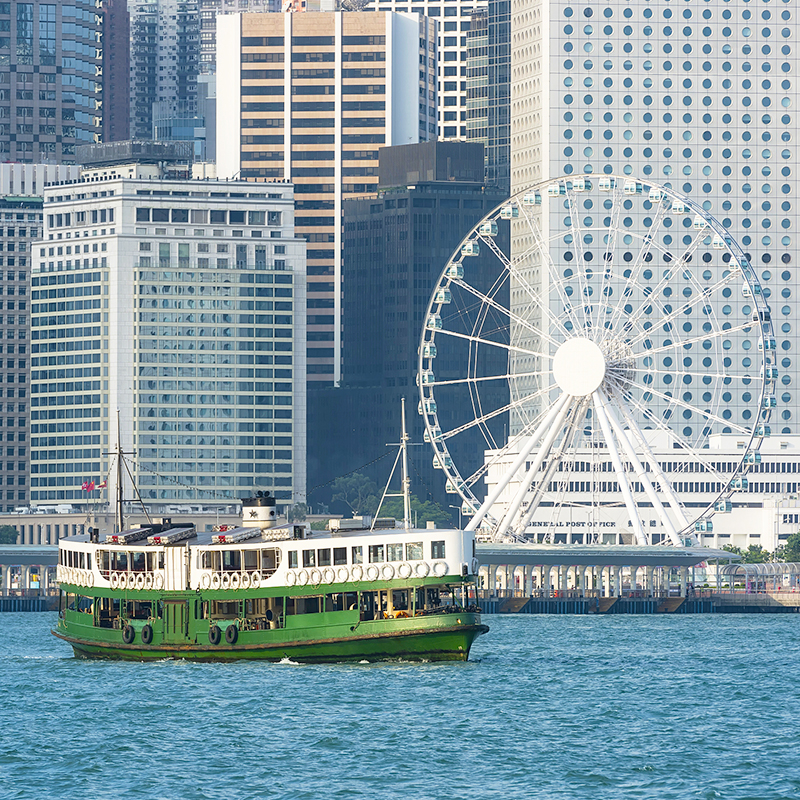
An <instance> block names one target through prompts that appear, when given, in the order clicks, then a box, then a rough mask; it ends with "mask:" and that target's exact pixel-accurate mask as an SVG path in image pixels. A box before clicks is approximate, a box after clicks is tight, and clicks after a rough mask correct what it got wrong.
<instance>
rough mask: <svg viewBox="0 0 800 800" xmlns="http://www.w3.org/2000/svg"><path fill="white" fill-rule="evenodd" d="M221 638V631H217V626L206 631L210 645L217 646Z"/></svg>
mask: <svg viewBox="0 0 800 800" xmlns="http://www.w3.org/2000/svg"><path fill="white" fill-rule="evenodd" d="M221 638H222V631H221V630H220V629H219V625H212V626H211V627H210V628H209V629H208V641H209V642H211V644H219V640H220V639H221Z"/></svg>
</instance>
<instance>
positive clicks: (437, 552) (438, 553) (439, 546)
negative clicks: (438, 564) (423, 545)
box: [431, 542, 444, 558]
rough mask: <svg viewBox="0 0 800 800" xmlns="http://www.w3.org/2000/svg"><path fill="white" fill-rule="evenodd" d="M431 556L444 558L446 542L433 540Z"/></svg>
mask: <svg viewBox="0 0 800 800" xmlns="http://www.w3.org/2000/svg"><path fill="white" fill-rule="evenodd" d="M431 558H444V542H431Z"/></svg>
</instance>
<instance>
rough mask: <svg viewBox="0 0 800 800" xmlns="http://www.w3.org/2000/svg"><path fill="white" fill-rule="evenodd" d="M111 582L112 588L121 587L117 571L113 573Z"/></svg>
mask: <svg viewBox="0 0 800 800" xmlns="http://www.w3.org/2000/svg"><path fill="white" fill-rule="evenodd" d="M109 583H110V584H111V588H112V589H119V575H118V574H117V573H116V572H112V573H111V578H110V579H109Z"/></svg>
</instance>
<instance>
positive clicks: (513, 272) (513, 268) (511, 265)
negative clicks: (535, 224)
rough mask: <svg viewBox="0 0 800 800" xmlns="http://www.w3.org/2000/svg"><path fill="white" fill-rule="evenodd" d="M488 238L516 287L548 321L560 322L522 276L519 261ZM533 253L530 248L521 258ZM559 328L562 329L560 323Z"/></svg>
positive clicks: (491, 247) (563, 329)
mask: <svg viewBox="0 0 800 800" xmlns="http://www.w3.org/2000/svg"><path fill="white" fill-rule="evenodd" d="M488 238H489V240H490V241H489V249H490V250H491V251H492V252H493V253H494V254H495V256H496V257H497V259H498V260H499V261H500V263H501V264H503V265H504V266H505V268H506V269H507V270H508V273H509V275H510V276H511V277H512V278H514V280H515V284H514V286H515V287H518V288H520V289H522V291H524V292H525V294H526V295H528V297H529V298H530V300H531V303H533V304H534V305H536V306H537V307H538V308H539V311H540V312H541V313H542V316H543V318H544V319H547V320H549V319H552V320H553V321H555V322H558V320H557V319H556V318H555V317H553V316H552V314H551V312H550V306H549V304H548V303H546V302H545V301H544V300H543V299H542V296H541V294H540V293H539V292H537V291H536V289H534V288H533V287H532V286H531V285H530V283H529V282H528V281H527V280H526V279H525V277H524V276H523V275H522V274H521V272H520V270H519V269H518V263H515V262H518V261H519V259H516V258H515V259H513V260H512V259H510V258H507V257H506V254H505V253H504V252H503V251H502V250H501V249H500V248H499V247H498V246H497V242H495V241H494V239H492V238H491V237H488ZM532 251H533V248H529V249H528V250H527V251H526V252H525V253H524V254H522V256H521V257H523V256H524V257H528V255H529V254H530V253H532ZM544 327H545V326H544V325H542V328H544ZM559 327H561V326H560V323H559ZM562 333H564V334H565V335H566V334H567V330H566V329H565V328H562Z"/></svg>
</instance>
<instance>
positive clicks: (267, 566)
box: [261, 548, 297, 575]
mask: <svg viewBox="0 0 800 800" xmlns="http://www.w3.org/2000/svg"><path fill="white" fill-rule="evenodd" d="M293 552H294V551H293ZM296 562H297V553H296V552H295V566H297V563H296ZM280 564H281V551H280V550H278V549H277V548H270V549H268V550H262V551H261V569H262V571H264V572H266V573H267V575H271V574H272V573H273V572H275V570H276V569H278V567H279V566H280Z"/></svg>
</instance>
